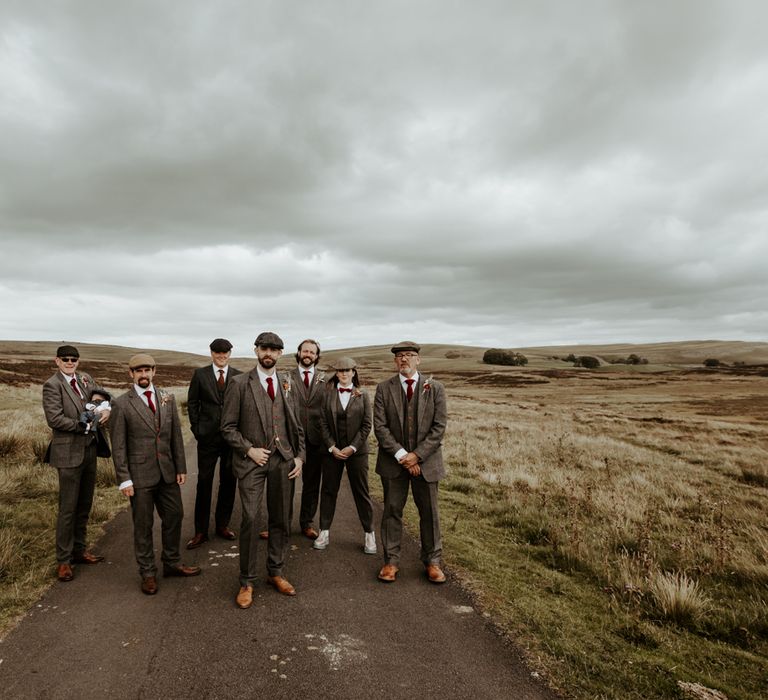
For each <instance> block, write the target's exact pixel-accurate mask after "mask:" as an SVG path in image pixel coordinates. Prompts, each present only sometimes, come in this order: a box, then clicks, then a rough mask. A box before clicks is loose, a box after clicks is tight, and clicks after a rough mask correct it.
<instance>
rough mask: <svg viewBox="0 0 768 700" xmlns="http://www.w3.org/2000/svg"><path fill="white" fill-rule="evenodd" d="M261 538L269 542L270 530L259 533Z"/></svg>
mask: <svg viewBox="0 0 768 700" xmlns="http://www.w3.org/2000/svg"><path fill="white" fill-rule="evenodd" d="M259 537H261V539H262V540H268V539H269V530H262V531H261V532H260V533H259Z"/></svg>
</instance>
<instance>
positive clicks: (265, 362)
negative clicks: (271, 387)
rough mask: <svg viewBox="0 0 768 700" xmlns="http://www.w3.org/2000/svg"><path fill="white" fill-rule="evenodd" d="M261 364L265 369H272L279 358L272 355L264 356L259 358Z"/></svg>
mask: <svg viewBox="0 0 768 700" xmlns="http://www.w3.org/2000/svg"><path fill="white" fill-rule="evenodd" d="M259 364H260V365H261V366H262V367H263V368H264V369H272V368H273V367H274V366H275V365H276V364H277V360H275V359H274V358H272V357H262V358H261V359H259Z"/></svg>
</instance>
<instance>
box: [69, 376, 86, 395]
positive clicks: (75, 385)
mask: <svg viewBox="0 0 768 700" xmlns="http://www.w3.org/2000/svg"><path fill="white" fill-rule="evenodd" d="M69 383H70V384H71V385H72V391H74V392H75V393H76V394H77V395H78V396H79V397H80V398H81V399H82V398H83V395H82V394H81V393H80V388H79V387H78V386H77V379H75V378H74V377H72V379H70V380H69Z"/></svg>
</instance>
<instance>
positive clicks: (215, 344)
mask: <svg viewBox="0 0 768 700" xmlns="http://www.w3.org/2000/svg"><path fill="white" fill-rule="evenodd" d="M209 347H210V348H211V352H229V351H230V350H231V349H232V343H230V342H229V341H228V340H227V339H226V338H216V339H215V340H212V341H211V344H210V345H209Z"/></svg>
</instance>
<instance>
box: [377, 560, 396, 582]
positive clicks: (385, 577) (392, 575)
mask: <svg viewBox="0 0 768 700" xmlns="http://www.w3.org/2000/svg"><path fill="white" fill-rule="evenodd" d="M398 571H400V569H398V568H397V567H396V566H395V565H394V564H384V566H382V567H381V571H379V581H385V582H386V583H392V581H394V580H395V579H396V578H397V572H398Z"/></svg>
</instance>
